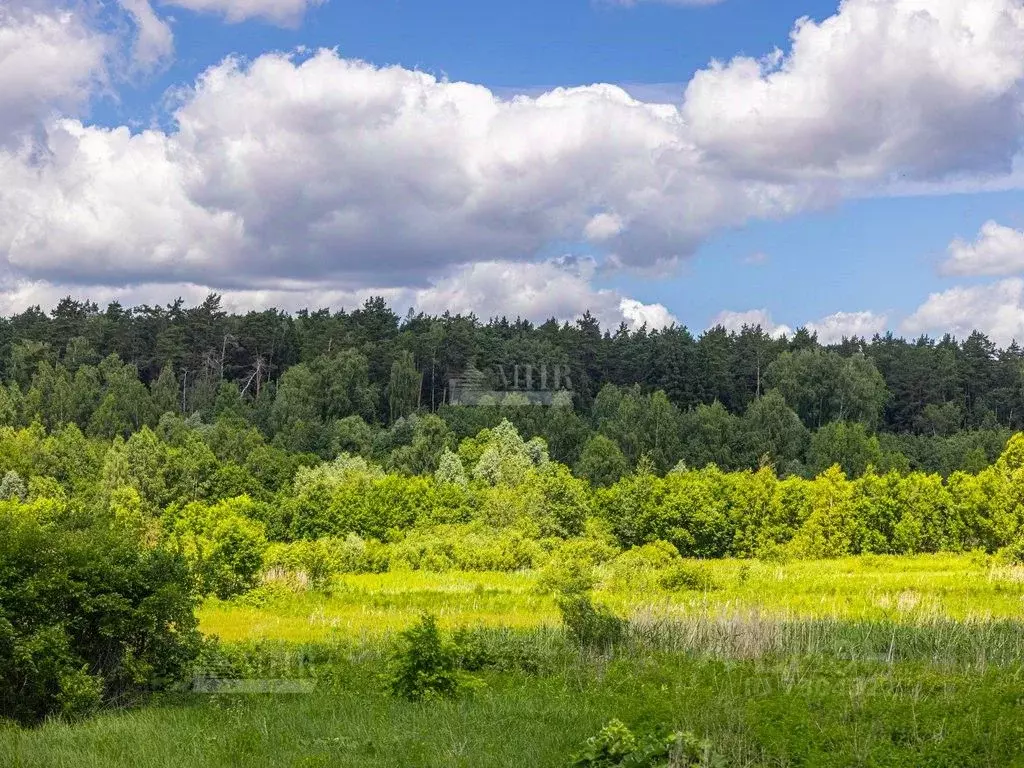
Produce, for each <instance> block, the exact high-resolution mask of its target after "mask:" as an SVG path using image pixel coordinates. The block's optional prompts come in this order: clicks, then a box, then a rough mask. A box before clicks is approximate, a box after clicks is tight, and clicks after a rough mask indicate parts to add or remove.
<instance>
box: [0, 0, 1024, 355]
mask: <svg viewBox="0 0 1024 768" xmlns="http://www.w3.org/2000/svg"><path fill="white" fill-rule="evenodd" d="M1022 137H1024V0H843V1H842V2H839V3H838V4H837V3H836V0H831V2H826V1H825V0H772V2H765V0H718V1H717V2H716V1H715V0H558V2H551V0H544V1H542V0H518V1H517V2H515V3H503V2H489V3H481V2H479V1H477V2H469V0H435V2H423V1H422V0H420V1H414V0H0V312H5V313H10V312H15V311H20V310H22V309H24V308H25V307H27V306H31V305H35V304H38V305H41V306H42V307H43V308H44V309H48V308H51V307H52V306H54V305H55V304H56V302H57V301H58V300H59V299H60V298H61V297H63V296H66V295H72V296H75V297H80V298H90V299H92V300H94V301H97V302H98V303H100V305H101V306H102V305H103V304H104V303H105V302H108V301H111V300H115V299H116V300H119V301H121V302H122V303H123V304H127V305H135V304H140V303H148V304H166V303H169V302H171V301H173V299H175V298H176V297H179V296H181V297H183V298H184V299H185V300H186V301H193V302H198V301H200V300H202V298H203V297H204V296H205V295H206V294H208V293H209V292H211V291H212V292H217V293H220V294H221V295H222V296H223V300H224V303H225V304H226V305H227V306H228V307H229V308H231V309H234V310H238V311H245V310H248V309H262V308H266V307H271V306H273V307H278V308H281V309H286V310H294V309H298V308H301V307H313V308H315V307H331V308H333V309H335V310H337V309H342V308H349V309H351V308H353V307H355V306H357V305H358V304H361V303H362V302H363V301H364V300H365V299H366V298H367V297H369V296H371V295H380V296H384V297H385V298H386V299H387V300H388V301H389V302H390V303H391V305H392V307H393V308H394V309H395V310H396V311H397V312H399V313H400V314H403V315H404V314H405V312H406V311H407V310H409V309H410V308H413V309H415V310H416V311H424V312H428V313H441V312H444V311H446V310H450V311H452V312H475V313H476V314H477V315H478V316H479V317H481V318H489V317H493V316H497V315H505V316H508V317H510V318H514V317H517V316H521V317H525V318H528V319H531V320H534V321H537V322H542V321H544V320H546V319H548V318H550V317H556V318H558V319H560V320H572V319H574V318H576V317H578V316H579V315H580V314H582V313H583V312H584V311H587V310H589V311H591V312H592V313H593V314H594V315H596V316H597V317H598V318H599V319H600V320H601V321H602V323H603V324H604V325H606V326H608V327H612V328H614V327H617V326H618V325H619V324H620V323H626V324H627V325H629V326H630V327H633V328H637V327H640V326H641V325H643V324H646V325H647V326H648V328H656V327H663V326H666V325H669V324H672V323H677V324H683V325H686V326H687V327H689V328H690V329H691V330H693V331H695V332H700V331H703V330H704V329H706V328H709V327H711V326H714V325H717V324H722V325H725V326H726V327H728V328H730V329H735V330H739V329H740V328H741V327H742V326H743V325H744V324H749V325H761V326H762V327H763V328H765V329H766V330H768V331H769V332H771V333H773V334H785V333H791V332H792V331H793V330H794V329H796V328H798V327H807V328H809V329H811V330H812V331H814V332H816V333H817V334H818V336H819V339H821V340H822V341H823V342H826V343H828V342H835V341H839V340H840V339H842V338H843V337H844V336H851V335H858V336H868V337H870V336H871V335H873V334H875V333H883V332H885V331H888V330H891V331H893V332H895V333H897V334H900V335H905V336H908V337H916V336H919V335H922V334H927V335H930V336H933V337H935V336H940V335H942V334H943V333H946V332H950V333H953V334H955V335H958V336H961V337H962V336H965V335H966V334H968V333H970V331H971V330H973V329H979V330H982V331H984V332H986V333H988V334H989V335H990V336H991V337H992V338H993V339H994V340H995V341H997V342H998V343H1000V344H1007V343H1009V342H1010V341H1011V340H1013V339H1019V340H1021V341H1024V208H1022V206H1021V203H1022V202H1024V195H1022V191H1024V160H1022V157H1021V155H1022V145H1021V139H1022Z"/></svg>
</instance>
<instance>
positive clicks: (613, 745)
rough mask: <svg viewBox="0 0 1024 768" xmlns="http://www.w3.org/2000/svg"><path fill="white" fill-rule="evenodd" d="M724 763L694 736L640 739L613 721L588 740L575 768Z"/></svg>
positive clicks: (671, 767)
mask: <svg viewBox="0 0 1024 768" xmlns="http://www.w3.org/2000/svg"><path fill="white" fill-rule="evenodd" d="M722 765H724V763H723V762H722V761H721V760H720V759H719V758H717V757H716V756H714V755H713V754H712V752H711V746H710V745H709V744H708V742H706V741H701V740H699V739H698V738H697V737H696V736H694V735H693V734H692V733H683V732H682V731H674V732H671V733H667V734H664V735H648V736H644V737H642V738H637V737H636V736H635V735H634V734H633V732H632V731H630V730H629V728H627V727H626V726H625V725H624V724H623V723H622V722H621V721H619V720H611V721H609V722H608V723H607V725H605V726H604V728H602V729H601V731H600V732H599V733H598V734H597V735H596V736H591V737H590V738H589V739H587V742H586V744H585V745H584V746H583V749H582V750H581V751H580V752H579V754H577V755H576V756H575V758H574V759H573V762H572V766H573V768H613V766H623V768H625V767H626V766H629V767H631V768H662V766H664V768H676V767H677V766H678V768H683V767H684V766H693V768H712V766H722Z"/></svg>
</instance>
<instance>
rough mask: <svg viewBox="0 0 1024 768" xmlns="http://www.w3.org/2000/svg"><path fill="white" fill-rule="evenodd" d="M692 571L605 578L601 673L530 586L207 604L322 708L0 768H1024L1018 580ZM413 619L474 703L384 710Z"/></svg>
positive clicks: (890, 566)
mask: <svg viewBox="0 0 1024 768" xmlns="http://www.w3.org/2000/svg"><path fill="white" fill-rule="evenodd" d="M703 566H704V567H706V568H708V569H709V571H710V573H711V576H712V579H713V581H714V582H715V584H716V586H717V588H716V589H714V590H710V591H705V592H694V591H682V592H676V593H669V592H666V591H664V590H661V589H658V588H655V587H651V586H650V585H645V584H644V583H643V579H638V580H634V581H633V582H631V583H630V584H625V585H624V584H621V583H616V582H615V580H614V579H612V578H611V577H609V578H607V579H606V580H605V583H604V586H603V588H602V589H600V590H599V591H598V595H597V596H598V599H600V600H602V601H604V602H607V603H609V604H612V605H613V606H615V607H616V609H617V610H618V611H619V612H620V613H624V614H628V615H629V616H630V617H631V623H630V626H629V630H628V633H627V636H626V638H625V640H624V642H623V644H622V645H620V646H619V647H618V648H616V649H615V651H614V652H613V653H611V654H605V655H597V656H595V655H588V654H581V653H579V652H577V651H576V650H575V649H573V648H572V647H571V646H570V645H569V644H568V642H567V639H566V636H565V634H564V633H563V632H562V630H561V628H560V627H559V619H558V612H557V610H556V608H555V605H554V602H553V600H551V598H550V597H547V596H544V595H542V594H540V592H539V591H538V589H537V585H536V581H537V576H536V575H535V574H529V573H521V574H490V573H482V574H466V573H452V574H429V573H422V572H415V573H387V574H381V575H376V576H350V577H345V578H343V579H341V580H340V581H339V582H338V584H337V585H336V586H335V588H334V589H333V591H332V593H331V594H330V595H329V596H327V595H320V594H314V593H304V594H299V595H291V596H285V597H283V598H278V599H271V600H269V601H268V602H266V603H265V604H263V605H245V604H243V603H237V602H236V603H223V602H217V601H213V602H210V603H208V604H207V605H205V606H204V607H203V609H202V613H201V620H202V626H203V628H204V630H205V631H207V632H210V633H216V634H218V635H220V636H221V637H222V638H223V639H224V640H226V641H229V642H230V644H231V645H230V647H231V648H232V649H233V650H234V651H235V652H237V653H238V654H239V655H240V656H243V657H246V658H250V657H251V658H257V659H262V660H264V661H266V660H268V659H269V660H271V661H274V660H276V661H277V662H280V661H281V660H282V659H284V660H285V661H286V662H287V663H284V664H283V665H281V664H278V666H274V664H271V665H270V667H271V668H272V669H270V670H269V671H271V672H273V673H275V674H276V671H275V670H277V671H279V670H278V667H279V666H284V667H288V666H289V663H291V662H295V661H297V660H301V665H300V666H301V668H302V672H301V674H302V675H308V676H309V677H311V678H314V679H315V680H316V681H317V683H316V688H315V690H314V692H313V693H311V694H308V695H277V696H267V695H262V696H261V695H214V696H197V695H179V696H169V697H166V698H164V699H161V700H160V701H157V702H154V703H152V704H150V705H149V706H146V707H144V708H141V709H137V710H132V711H125V712H111V713H107V714H104V715H102V716H100V717H97V718H94V719H92V720H89V721H87V722H84V723H80V724H70V725H69V724H64V723H58V722H54V723H49V724H47V725H45V726H43V727H42V728H39V729H36V730H31V731H28V730H18V729H13V728H10V729H7V730H2V729H0V765H2V766H5V767H6V766H19V767H22V766H24V767H25V768H29V767H31V768H37V767H38V768H44V767H45V768H51V767H53V768H56V767H58V766H60V767H62V768H63V767H64V766H67V767H68V768H79V767H82V768H93V767H95V768H119V767H120V766H125V767H126V768H127V767H128V766H131V768H156V767H157V766H160V767H161V768H162V767H164V766H167V767H168V768H170V766H175V767H177V766H182V767H183V768H207V767H210V768H213V767H217V768H220V766H240V767H241V766H245V767H246V768H249V766H294V767H295V768H321V767H326V766H360V768H363V767H367V768H377V767H378V766H379V767H382V768H383V767H385V766H387V767H389V768H390V767H394V768H398V767H399V766H401V767H402V768H407V767H409V766H417V767H424V768H425V767H431V768H432V767H433V766H437V767H438V768H441V767H442V766H444V767H447V766H467V767H469V766H472V767H473V768H477V767H480V766H483V767H486V766H495V767H497V766H530V767H531V768H532V767H533V766H537V767H544V766H551V767H552V768H554V767H556V766H566V765H567V764H568V762H569V756H570V755H571V754H572V753H573V752H574V751H575V750H576V749H577V748H578V747H579V746H580V744H581V743H582V741H583V740H584V739H586V738H587V737H588V736H590V735H592V734H593V733H595V732H596V731H597V730H598V729H599V728H600V727H601V726H602V725H603V724H604V723H605V722H606V721H607V720H609V719H610V718H613V717H614V718H619V719H621V720H623V721H625V722H626V723H627V724H628V725H630V726H631V727H633V728H639V729H643V728H645V727H654V726H658V725H664V726H668V727H673V728H679V729H682V730H690V731H693V732H695V733H697V734H698V735H700V736H701V737H707V738H709V739H710V740H711V741H712V743H713V744H714V745H715V749H716V751H717V752H718V753H719V754H720V755H721V756H722V757H723V759H724V760H725V761H726V762H725V765H728V766H766V767H767V766H910V765H922V766H925V765H926V766H949V767H950V768H954V767H956V768H961V767H964V766H1014V765H1022V766H1024V717H1022V714H1024V622H1022V621H1021V616H1022V614H1024V610H1022V599H1024V581H1022V579H1021V578H1020V574H1019V573H1018V571H1016V570H1013V569H1009V570H1007V569H998V568H993V566H992V565H991V564H990V563H989V562H988V561H986V560H985V559H984V558H979V557H976V556H970V555H965V556H948V555H943V556H921V557H906V558H894V557H872V558H848V559H844V560H837V561H830V562H824V563H822V562H818V563H807V562H797V563H792V564H786V565H777V564H768V563H748V562H739V561H722V562H710V563H706V564H703ZM423 610H430V611H432V612H434V613H436V614H437V615H438V616H439V618H440V623H441V625H442V626H443V627H446V628H448V629H449V630H452V629H454V628H459V627H471V628H474V629H471V630H469V633H470V634H469V637H470V641H471V642H475V643H477V644H478V645H480V646H481V647H484V648H486V649H488V653H489V654H490V658H491V662H490V663H489V664H488V665H486V668H485V669H483V670H482V671H477V672H475V674H478V675H479V676H480V677H481V678H482V679H483V681H484V683H485V687H483V688H482V689H481V690H478V691H475V692H473V693H470V694H467V695H465V696H463V697H461V698H459V699H456V700H444V701H434V702H429V703H420V704H415V703H410V702H406V701H403V700H399V699H396V698H394V697H391V696H389V695H388V694H387V693H385V686H384V685H383V684H382V679H381V678H382V675H383V674H384V672H385V671H386V668H387V667H386V663H387V662H386V657H387V654H388V652H389V650H390V648H391V647H392V642H393V638H392V637H391V635H392V633H393V632H394V631H395V630H397V629H399V628H402V627H404V626H406V625H408V624H409V623H411V622H412V621H414V620H415V619H416V618H417V617H418V616H419V614H420V613H421V612H422V611H423ZM257 666H258V665H257ZM293 666H294V665H293ZM261 669H262V668H261ZM259 674H260V673H259V672H257V673H256V675H257V676H258V675H259Z"/></svg>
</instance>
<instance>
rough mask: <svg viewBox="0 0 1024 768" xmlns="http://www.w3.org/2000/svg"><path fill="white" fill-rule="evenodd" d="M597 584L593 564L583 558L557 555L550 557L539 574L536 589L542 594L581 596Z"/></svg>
mask: <svg viewBox="0 0 1024 768" xmlns="http://www.w3.org/2000/svg"><path fill="white" fill-rule="evenodd" d="M595 584H597V575H596V574H595V573H594V566H593V564H592V563H591V562H590V561H589V560H587V559H584V558H578V557H567V558H562V557H558V556H557V555H556V556H554V557H552V558H551V560H550V561H548V564H547V565H546V566H544V569H543V570H542V571H541V573H540V578H539V579H538V580H537V588H538V589H539V590H540V591H541V592H543V593H552V594H556V595H582V594H585V593H587V592H589V591H590V590H591V589H593V588H594V585H595Z"/></svg>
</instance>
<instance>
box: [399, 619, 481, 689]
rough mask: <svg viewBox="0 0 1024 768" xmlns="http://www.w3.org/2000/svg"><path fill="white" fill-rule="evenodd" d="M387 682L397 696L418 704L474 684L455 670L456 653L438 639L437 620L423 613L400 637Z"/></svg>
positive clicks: (456, 662) (456, 667)
mask: <svg viewBox="0 0 1024 768" xmlns="http://www.w3.org/2000/svg"><path fill="white" fill-rule="evenodd" d="M399 642H400V644H401V645H400V647H399V648H398V650H397V651H395V653H394V655H393V657H392V671H391V674H390V677H389V680H388V685H389V687H390V689H391V692H392V693H393V694H394V695H396V696H401V697H403V698H406V699H409V700H410V701H419V700H423V699H433V698H440V697H445V696H454V695H455V694H456V693H458V692H459V691H460V690H462V689H463V688H466V687H467V686H472V685H473V681H472V680H471V679H470V678H468V677H467V676H466V675H464V674H463V673H461V672H460V671H459V669H458V652H457V650H456V649H455V648H454V647H453V646H452V645H450V644H446V643H444V642H443V641H442V639H441V633H440V631H439V630H438V628H437V619H436V618H435V617H434V616H433V615H432V614H424V615H423V616H422V617H421V618H420V621H419V622H418V623H417V624H414V625H413V626H412V627H410V628H409V629H407V630H405V631H404V632H402V633H401V635H400V639H399Z"/></svg>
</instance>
